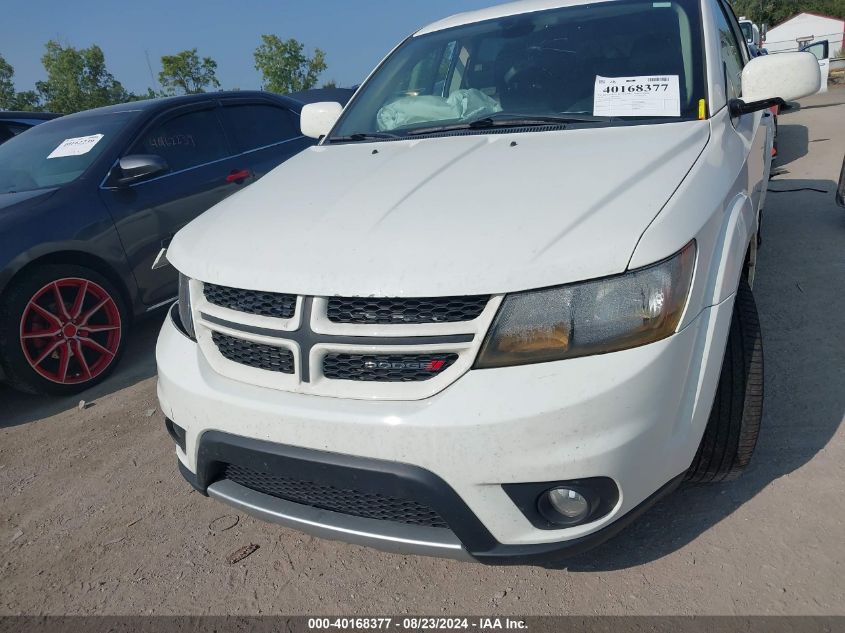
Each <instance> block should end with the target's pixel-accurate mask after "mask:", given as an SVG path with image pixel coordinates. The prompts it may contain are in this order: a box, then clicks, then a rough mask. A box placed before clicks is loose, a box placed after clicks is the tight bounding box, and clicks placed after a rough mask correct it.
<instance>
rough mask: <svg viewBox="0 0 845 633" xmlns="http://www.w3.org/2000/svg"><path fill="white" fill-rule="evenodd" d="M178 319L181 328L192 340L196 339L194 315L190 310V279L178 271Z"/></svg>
mask: <svg viewBox="0 0 845 633" xmlns="http://www.w3.org/2000/svg"><path fill="white" fill-rule="evenodd" d="M179 320H180V321H181V323H180V324H177V325H181V326H182V330H183V331H184V332H185V334H187V335H188V336H189V337H190V338H191V339H192V340H194V341H195V340H197V336H196V332H194V315H193V313H192V312H191V280H190V279H188V278H187V277H185V275H183V274H182V273H179Z"/></svg>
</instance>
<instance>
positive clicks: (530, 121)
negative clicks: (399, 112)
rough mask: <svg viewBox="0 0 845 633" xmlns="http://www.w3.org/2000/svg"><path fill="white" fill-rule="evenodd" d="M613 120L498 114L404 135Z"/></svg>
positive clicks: (577, 115) (609, 118) (412, 131)
mask: <svg viewBox="0 0 845 633" xmlns="http://www.w3.org/2000/svg"><path fill="white" fill-rule="evenodd" d="M613 120H614V119H613V118H612V117H601V116H590V115H587V114H550V115H539V116H533V115H524V114H507V113H503V112H499V113H497V114H492V115H490V116H486V117H482V118H480V119H475V120H474V121H468V122H467V123H456V124H454V125H439V126H434V127H425V128H417V129H415V130H408V132H406V134H407V135H408V136H419V135H422V134H436V133H438V132H454V131H460V130H484V129H489V128H501V127H538V126H547V125H567V124H570V123H609V122H611V121H613Z"/></svg>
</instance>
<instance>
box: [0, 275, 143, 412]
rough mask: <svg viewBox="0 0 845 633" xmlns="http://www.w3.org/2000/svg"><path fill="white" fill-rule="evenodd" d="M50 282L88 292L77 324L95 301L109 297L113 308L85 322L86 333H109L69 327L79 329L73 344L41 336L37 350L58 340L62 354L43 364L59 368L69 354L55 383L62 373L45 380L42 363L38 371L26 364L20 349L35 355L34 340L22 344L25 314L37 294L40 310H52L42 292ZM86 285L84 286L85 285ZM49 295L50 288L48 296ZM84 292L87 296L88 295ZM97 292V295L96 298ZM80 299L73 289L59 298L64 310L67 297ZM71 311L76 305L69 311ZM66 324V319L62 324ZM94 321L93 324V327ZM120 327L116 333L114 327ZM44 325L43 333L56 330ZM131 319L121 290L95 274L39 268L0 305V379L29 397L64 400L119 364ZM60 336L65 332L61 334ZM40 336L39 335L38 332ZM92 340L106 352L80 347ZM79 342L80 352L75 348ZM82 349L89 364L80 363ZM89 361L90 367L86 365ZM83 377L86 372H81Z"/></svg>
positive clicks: (108, 306)
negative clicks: (66, 284) (59, 398)
mask: <svg viewBox="0 0 845 633" xmlns="http://www.w3.org/2000/svg"><path fill="white" fill-rule="evenodd" d="M54 282H60V283H74V282H75V283H79V284H80V286H79V287H82V286H83V285H84V287H85V288H86V293H83V294H84V302H83V303H81V304H80V308H79V311H80V315H79V316H80V319H75V320H76V321H80V322H81V318H82V317H84V316H85V315H86V314H87V313H88V312H89V311H90V310H93V308H94V307H95V306H96V305H97V304H98V303H99V301H101V300H102V301H106V300H105V299H104V297H106V296H108V298H109V299H111V302H112V303H108V302H107V301H106V303H105V304H104V306H103V307H102V308H101V309H100V310H99V311H97V312H95V313H94V314H93V315H92V316H91V320H90V323H89V327H90V329H92V330H93V329H108V330H109V332H97V333H92V332H88V331H87V330H86V329H84V327H82V326H80V327H78V328H76V327H75V326H74V328H72V329H73V330H74V331H75V330H78V336H79V337H80V338H79V339H76V340H73V336H71V335H68V336H70V338H65V334H61V335H56V336H50V335H45V336H39V337H38V338H39V339H44V341H41V340H39V342H38V343H37V344H38V345H42V346H43V347H42V348H41V349H44V350H45V351H46V348H47V347H49V346H51V345H53V344H54V343H55V344H58V343H57V342H58V340H59V338H60V337H61V338H62V340H63V341H66V342H63V343H62V344H61V345H62V346H61V347H60V349H59V350H58V351H56V352H54V353H53V354H52V355H50V356H48V357H47V360H46V361H44V363H54V364H55V365H57V366H58V367H59V368H61V367H62V365H61V363H62V361H61V360H59V358H63V356H60V355H59V354H60V352H61V353H67V351H69V352H70V353H69V354H68V360H67V361H66V362H65V365H64V369H65V371H64V380H61V379H59V376H60V375H61V372H60V371H59V369H57V370H56V372H55V378H56V379H53V380H51V379H49V378H47V377H45V376H44V375H42V373H40V372H46V369H45V366H44V363H42V365H40V366H39V369H38V370H36V369H35V367H34V366H33V364H32V363H31V360H33V361H34V360H35V359H34V358H31V359H28V357H27V353H25V351H24V348H25V347H26V348H27V350H28V352H29V353H30V356H31V357H34V356H35V354H36V353H38V351H39V350H35V352H34V353H33V348H32V345H33V343H32V341H26V342H25V341H24V340H23V334H24V329H25V326H24V325H23V324H22V320H23V318H24V315H25V312H27V311H29V312H28V313H29V314H32V313H33V312H32V309H31V305H32V300H33V299H34V298H35V297H36V296H39V294H40V293H41V292H45V294H43V295H41V296H42V297H43V298H42V299H41V300H40V303H39V304H40V305H47V307H48V308H50V304H49V302H50V301H51V299H50V297H49V296H48V294H47V292H48V291H45V288H47V287H48V286H50V284H52V283H54ZM85 282H87V283H85ZM49 292H52V289H51V290H50V291H49ZM88 292H90V293H91V294H90V295H89V294H88ZM94 293H96V294H94ZM78 295H79V288H77V287H74V286H69V287H65V286H62V288H61V289H60V290H59V296H64V297H66V298H67V299H68V301H66V302H65V308H66V309H67V308H68V307H69V306H68V303H69V301H70V300H71V297H76V296H78ZM52 301H53V302H54V303H53V309H51V310H50V313H51V314H52V312H53V311H54V310H56V309H57V306H58V301H56V300H55V295H54V299H52ZM70 307H74V306H70ZM62 320H63V321H64V319H62ZM95 322H96V323H95ZM115 323H116V324H117V326H118V328H117V329H115V328H114V326H113V325H114V324H115ZM44 324H46V325H43V326H42V329H43V331H46V330H47V327H49V329H51V330H52V329H55V327H54V326H53V324H52V322H51V321H49V320H46V319H45V320H44ZM129 326H130V317H129V313H128V312H127V309H126V302H125V300H124V299H123V295H122V294H121V293H120V292H119V290H118V289H117V288H116V287H115V286H114V284H113V283H112V282H110V281H109V280H108V279H107V278H106V277H104V276H103V275H101V274H100V273H98V272H97V271H95V270H92V269H90V268H86V267H84V266H78V265H74V264H49V265H45V266H40V267H38V268H36V269H33V270H31V271H28V272H26V273H24V274H23V275H22V276H21V277H20V278H19V279H15V280H13V282H12V284H11V286H10V287H9V289H8V290H7V292H6V293H5V295H4V296H3V299H2V301H0V365H2V368H3V374H4V376H5V380H6V382H7V383H8V384H9V385H10V386H11V387H12V388H13V389H16V390H18V391H23V392H26V393H33V394H43V395H56V396H66V395H72V394H75V393H79V392H81V391H84V390H86V389H88V388H90V387H93V386H94V385H96V384H98V383H100V382H102V381H103V380H105V379H106V378H107V377H108V376H109V375H110V374H111V372H112V371H113V370H114V368H115V366H116V365H117V364H118V362H119V360H120V356H121V355H122V353H123V350H124V348H125V345H126V339H127V336H128V334H129ZM60 331H63V328H61V329H60ZM38 333H39V334H40V333H41V330H39V332H38ZM82 338H85V339H89V340H94V342H95V343H97V342H100V343H102V346H103V347H104V348H106V349H107V350H108V352H109V353H108V354H105V353H102V352H98V351H96V350H94V349H93V348H89V347H87V346H85V345H83V344H82V343H81V339H82ZM77 343H79V346H78V347H75V345H76V344H77ZM77 350H81V351H82V352H81V353H82V357H83V359H87V360H86V361H85V364H84V368H83V364H82V363H80V361H79V360H78V352H77ZM53 359H55V360H53ZM89 362H90V365H89ZM85 372H87V373H85Z"/></svg>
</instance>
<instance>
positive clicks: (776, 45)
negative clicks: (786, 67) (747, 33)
mask: <svg viewBox="0 0 845 633" xmlns="http://www.w3.org/2000/svg"><path fill="white" fill-rule="evenodd" d="M843 33H845V20H840V19H838V18H830V17H827V16H824V15H816V14H814V13H799V14H798V15H796V16H795V17H794V18H790V19H788V20H787V21H786V22H782V23H781V24H778V25H777V26H775V27H772V28H770V29H769V32H768V33H767V34H766V43H765V44H764V46H765V47H766V49H768V51H769V52H770V53H782V52H784V51H797V50H798V48H799V47H800V46H801V45H803V44H806V43H811V42H817V41H819V40H828V41H829V42H830V56H831V57H834V56H835V55H836V54H837V53H838V52H839V51H840V50H842V39H843Z"/></svg>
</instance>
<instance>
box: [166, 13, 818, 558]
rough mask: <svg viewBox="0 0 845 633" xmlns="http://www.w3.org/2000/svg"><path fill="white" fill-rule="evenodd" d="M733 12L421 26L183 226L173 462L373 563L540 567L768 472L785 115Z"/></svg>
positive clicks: (806, 78) (169, 379)
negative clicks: (768, 278) (697, 485)
mask: <svg viewBox="0 0 845 633" xmlns="http://www.w3.org/2000/svg"><path fill="white" fill-rule="evenodd" d="M818 82H819V75H818V66H817V64H816V61H815V59H814V58H813V57H812V56H811V55H808V54H806V53H785V54H781V55H770V56H766V57H759V58H756V59H753V60H749V59H748V54H747V48H746V46H745V43H744V41H743V37H742V33H741V31H740V28H739V25H738V23H737V20H736V17H735V16H734V15H733V13H732V11H731V9H730V6H729V5H728V4H727V3H726V2H724V1H723V0H667V1H666V2H652V1H651V0H648V1H643V0H611V1H607V2H589V3H587V2H585V1H584V0H525V1H522V2H516V3H513V4H506V5H502V6H498V7H492V8H488V9H483V10H481V11H477V12H473V13H464V14H461V15H457V16H454V17H451V18H447V19H445V20H442V21H440V22H437V23H435V24H432V25H430V26H428V27H426V28H423V29H421V30H419V31H418V32H416V33H415V34H414V35H413V36H411V37H409V38H408V39H407V40H405V41H404V42H403V43H402V44H400V45H399V46H398V47H397V48H396V49H395V50H394V51H393V52H392V53H391V54H390V55H389V56H388V57H387V58H386V59H385V60H384V61H383V62H382V63H381V65H380V66H379V67H378V68H377V69H376V70H375V71H374V72H373V74H372V75H371V76H370V77H369V79H368V80H367V81H366V83H365V84H364V85H363V86H362V87H361V88H360V89H359V90H358V92H357V93H356V95H355V96H354V97H353V99H352V101H351V102H350V104H349V105H348V106H347V107H346V109H345V110H343V112H342V113H341V107H340V106H339V105H338V104H326V103H322V104H312V105H309V106H306V107H305V108H304V110H303V112H302V127H303V131H304V132H305V133H306V134H309V135H311V136H313V137H318V138H320V139H321V142H320V144H319V145H318V146H316V147H313V148H310V149H308V150H306V151H305V152H303V153H301V154H300V155H298V156H297V157H295V158H294V159H292V160H290V161H288V162H287V163H286V164H285V165H284V166H282V167H280V168H279V169H276V170H275V171H273V172H271V173H270V174H269V175H267V176H266V177H265V178H264V179H262V180H261V181H260V182H258V183H256V184H254V185H252V186H250V187H249V188H247V189H245V190H244V191H242V192H240V193H238V194H236V195H234V196H232V197H231V198H229V199H227V200H226V201H225V202H223V203H221V204H219V205H218V206H216V207H214V208H213V209H212V210H210V211H208V212H207V213H206V214H204V215H203V216H202V217H201V218H199V219H197V220H196V221H194V222H193V223H192V224H190V225H189V226H188V227H187V228H185V229H183V230H182V231H181V232H180V233H179V234H177V236H176V237H175V239H174V240H173V243H172V246H171V248H170V250H169V253H168V258H169V260H170V261H171V262H172V263H173V265H174V266H175V267H176V268H177V269H178V270H179V271H180V272H181V274H182V283H181V292H180V300H179V304H178V306H175V307H174V309H173V310H172V311H171V318H169V319H168V320H167V322H166V323H165V325H164V327H163V330H162V332H161V336H160V338H159V342H158V348H157V360H158V367H159V383H158V393H159V398H160V401H161V406H162V409H163V411H164V412H165V414H166V416H167V425H168V429H169V431H170V433H171V434H172V436H173V438H174V440H175V442H176V443H177V445H178V448H177V451H176V452H177V456H178V459H179V465H180V469H181V471H182V473H183V475H184V476H185V477H186V478H187V480H188V481H189V482H190V483H191V484H192V485H194V486H195V487H196V488H197V489H198V490H199V491H201V492H202V493H203V494H207V495H210V496H212V497H215V498H217V499H220V500H222V501H224V502H225V503H228V504H231V505H233V506H235V507H237V508H239V509H241V510H243V511H246V512H251V513H253V514H255V515H257V516H259V517H262V518H265V519H268V520H271V521H278V522H280V523H283V524H286V525H290V526H293V527H296V528H298V529H301V530H304V531H308V532H312V533H315V534H319V535H322V536H326V537H329V538H336V539H343V540H348V541H353V542H358V543H365V544H368V545H372V546H375V547H380V548H384V549H389V550H398V551H402V552H413V553H419V554H430V555H437V556H447V557H455V558H462V559H471V560H472V559H474V560H480V561H485V562H503V561H518V562H534V561H539V562H546V561H548V560H550V559H551V558H553V557H556V556H565V555H568V554H572V553H575V552H578V551H581V550H583V549H584V548H587V547H590V546H593V545H596V544H598V543H600V542H602V541H603V540H605V539H607V538H609V537H610V536H612V535H614V534H616V533H617V532H618V531H619V530H620V529H622V527H623V526H624V525H625V524H627V523H629V522H630V521H631V520H633V519H635V518H636V517H637V516H639V515H640V514H641V513H642V512H643V511H644V510H645V509H647V508H648V507H649V506H650V505H652V504H653V503H654V502H655V501H656V500H658V499H659V498H661V497H662V496H663V495H665V494H667V493H668V492H670V491H671V490H672V489H674V488H675V487H676V486H677V485H679V484H680V483H681V482H682V481H683V480H685V479H689V480H693V481H698V482H706V481H724V480H727V479H731V478H733V477H735V476H737V475H738V474H739V473H740V472H741V471H742V470H743V469H744V468H745V467H746V466H747V465H748V463H749V461H750V459H751V454H752V452H753V450H754V446H755V443H756V440H757V435H758V431H759V428H760V420H761V414H762V404H763V402H762V400H763V357H762V347H761V345H762V343H761V337H760V330H759V324H758V319H757V313H756V309H755V305H754V297H753V295H752V290H751V287H752V284H753V282H754V277H755V273H756V261H757V260H756V248H757V230H758V225H759V215H760V212H761V209H762V207H763V204H764V201H765V192H766V185H767V181H768V176H769V169H770V165H771V158H770V153H771V143H772V134H771V127H770V126H768V125H765V124H764V123H763V117H764V115H763V113H764V112H765V110H766V109H767V108H768V107H770V106H771V105H773V104H776V103H780V102H782V100H784V99H786V100H791V99H796V98H799V97H801V96H803V95H806V94H809V93H812V92H815V91H816V90H817V89H818Z"/></svg>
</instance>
